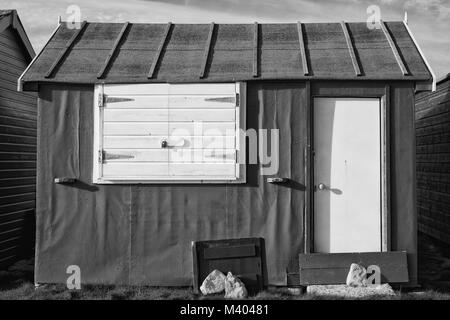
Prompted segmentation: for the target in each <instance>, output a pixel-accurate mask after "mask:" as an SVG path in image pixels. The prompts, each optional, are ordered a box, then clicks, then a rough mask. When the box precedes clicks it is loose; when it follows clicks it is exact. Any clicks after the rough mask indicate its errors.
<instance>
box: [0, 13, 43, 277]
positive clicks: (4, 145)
mask: <svg viewBox="0 0 450 320" xmlns="http://www.w3.org/2000/svg"><path fill="white" fill-rule="evenodd" d="M33 57H34V51H33V48H32V46H31V44H30V41H29V40H28V37H27V35H26V34H25V31H24V29H23V26H22V23H21V22H20V19H19V17H18V15H17V12H16V11H15V10H0V268H6V267H7V266H9V265H10V264H12V263H14V262H15V261H17V260H18V259H21V258H24V257H27V256H28V257H30V256H32V255H33V250H32V248H33V245H34V234H35V233H34V229H35V227H34V220H35V208H36V205H35V194H36V116H37V95H36V94H35V93H26V92H17V79H18V78H19V76H20V75H21V74H22V72H23V71H24V70H25V68H26V67H27V65H28V64H29V63H30V62H31V60H32V59H33Z"/></svg>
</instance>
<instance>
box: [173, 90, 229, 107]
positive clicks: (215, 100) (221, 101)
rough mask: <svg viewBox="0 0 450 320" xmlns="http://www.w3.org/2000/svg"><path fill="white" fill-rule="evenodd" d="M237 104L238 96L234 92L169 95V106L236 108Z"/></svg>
mask: <svg viewBox="0 0 450 320" xmlns="http://www.w3.org/2000/svg"><path fill="white" fill-rule="evenodd" d="M235 106H236V96H235V95H234V94H233V95H229V94H228V95H225V94H221V95H195V96H193V95H179V96H169V108H189V109H192V108H199V109H201V108H212V109H215V108H217V109H234V108H235Z"/></svg>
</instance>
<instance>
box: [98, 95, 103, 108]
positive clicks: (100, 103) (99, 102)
mask: <svg viewBox="0 0 450 320" xmlns="http://www.w3.org/2000/svg"><path fill="white" fill-rule="evenodd" d="M104 98H105V95H104V94H103V93H99V94H98V107H99V108H101V107H103V102H104Z"/></svg>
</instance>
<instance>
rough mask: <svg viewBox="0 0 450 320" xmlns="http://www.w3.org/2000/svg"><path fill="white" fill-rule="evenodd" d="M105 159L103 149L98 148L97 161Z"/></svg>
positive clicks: (100, 161) (101, 161)
mask: <svg viewBox="0 0 450 320" xmlns="http://www.w3.org/2000/svg"><path fill="white" fill-rule="evenodd" d="M104 160H105V150H98V163H103V161H104Z"/></svg>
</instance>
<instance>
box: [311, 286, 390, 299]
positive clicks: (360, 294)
mask: <svg viewBox="0 0 450 320" xmlns="http://www.w3.org/2000/svg"><path fill="white" fill-rule="evenodd" d="M306 292H307V294H311V295H315V296H322V297H330V298H331V297H340V298H347V299H358V298H372V297H373V298H377V297H383V296H394V295H395V292H394V290H392V287H391V286H390V285H389V284H387V283H385V284H382V285H368V286H367V287H350V286H347V285H344V284H338V285H312V286H308V287H307V288H306Z"/></svg>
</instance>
